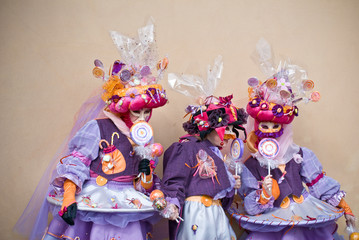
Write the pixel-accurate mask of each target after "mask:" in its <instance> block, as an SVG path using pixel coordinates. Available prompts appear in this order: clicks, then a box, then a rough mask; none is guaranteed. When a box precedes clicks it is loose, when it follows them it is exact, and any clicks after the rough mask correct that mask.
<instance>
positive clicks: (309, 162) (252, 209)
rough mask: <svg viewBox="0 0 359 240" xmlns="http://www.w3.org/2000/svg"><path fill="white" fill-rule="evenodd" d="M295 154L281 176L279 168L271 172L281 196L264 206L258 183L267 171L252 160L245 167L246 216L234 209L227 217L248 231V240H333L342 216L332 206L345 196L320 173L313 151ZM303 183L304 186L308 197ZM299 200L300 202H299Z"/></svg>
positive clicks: (331, 180) (304, 150)
mask: <svg viewBox="0 0 359 240" xmlns="http://www.w3.org/2000/svg"><path fill="white" fill-rule="evenodd" d="M298 154H299V155H298ZM298 154H296V156H295V159H291V160H290V161H289V162H287V163H286V164H285V171H286V174H284V176H283V173H282V172H281V170H280V169H279V168H275V169H273V170H271V175H272V178H273V179H275V180H277V182H278V186H279V189H280V195H279V197H278V198H277V199H276V200H274V198H273V196H272V197H271V198H270V200H269V202H268V203H267V204H265V205H262V204H261V203H260V202H259V198H260V194H261V190H260V189H261V188H260V184H259V182H260V181H262V179H263V177H265V176H266V175H267V174H268V169H267V168H265V167H263V166H261V165H260V163H259V161H258V160H257V159H256V158H254V157H250V158H249V159H248V160H247V161H246V162H245V163H244V166H243V171H242V174H241V176H242V188H241V194H242V195H243V196H244V207H245V211H246V213H247V215H238V214H236V211H235V210H234V208H232V209H231V210H230V213H233V214H234V217H235V218H236V219H237V220H239V221H241V226H242V227H243V228H245V229H247V230H249V231H251V233H250V235H249V236H248V238H247V239H259V240H261V239H286V240H287V239H288V240H289V239H291V240H292V239H293V240H294V239H333V234H334V233H335V231H336V224H335V220H336V219H337V218H339V217H340V216H342V215H343V211H340V210H339V209H337V208H336V207H335V206H337V205H338V204H339V202H340V200H341V198H342V197H343V196H344V195H345V193H344V192H342V191H340V185H339V183H338V182H337V181H335V180H334V179H332V178H330V177H328V176H325V175H324V174H323V173H322V171H323V169H322V166H321V164H320V162H319V161H318V159H317V157H316V156H315V155H314V153H313V152H312V151H310V150H309V149H307V148H300V150H299V153H298ZM302 183H305V184H307V186H308V190H309V193H308V192H307V191H306V190H305V189H304V187H303V185H302ZM300 196H302V197H303V201H302V202H301V200H298V199H299V197H300ZM283 200H284V201H283ZM286 200H289V201H290V202H289V205H285V204H284V202H286ZM324 201H325V202H324ZM237 213H238V212H237Z"/></svg>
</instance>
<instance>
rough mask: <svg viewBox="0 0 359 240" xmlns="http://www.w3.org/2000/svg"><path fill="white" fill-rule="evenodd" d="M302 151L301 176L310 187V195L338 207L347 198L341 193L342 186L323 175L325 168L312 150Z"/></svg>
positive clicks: (305, 149)
mask: <svg viewBox="0 0 359 240" xmlns="http://www.w3.org/2000/svg"><path fill="white" fill-rule="evenodd" d="M302 151H303V162H302V169H301V171H300V175H301V176H302V180H303V182H304V183H306V184H307V185H308V188H309V193H310V194H311V195H312V196H314V197H316V198H318V199H320V200H323V201H327V202H328V203H330V204H332V205H333V206H337V205H338V204H339V202H340V200H341V198H342V197H344V196H345V193H344V192H343V191H340V184H339V183H338V182H337V181H336V180H334V179H333V178H331V177H327V176H326V175H325V174H322V173H323V167H322V165H321V164H320V162H319V160H318V158H317V157H316V156H315V154H314V153H313V152H312V151H311V150H309V149H307V148H302Z"/></svg>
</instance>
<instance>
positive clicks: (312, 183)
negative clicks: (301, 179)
mask: <svg viewBox="0 0 359 240" xmlns="http://www.w3.org/2000/svg"><path fill="white" fill-rule="evenodd" d="M323 176H324V174H323V173H321V174H319V175H318V176H317V177H316V178H315V179H314V180H313V181H312V182H310V183H307V184H306V185H307V186H308V187H311V186H313V185H314V184H316V183H317V182H318V181H319V180H320V179H321V178H322V177H323Z"/></svg>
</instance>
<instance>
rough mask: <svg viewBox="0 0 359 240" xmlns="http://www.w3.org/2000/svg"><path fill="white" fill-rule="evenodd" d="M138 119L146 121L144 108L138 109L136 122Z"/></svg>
mask: <svg viewBox="0 0 359 240" xmlns="http://www.w3.org/2000/svg"><path fill="white" fill-rule="evenodd" d="M138 121H146V116H145V110H141V111H140V114H139V116H138V118H137V120H136V122H138Z"/></svg>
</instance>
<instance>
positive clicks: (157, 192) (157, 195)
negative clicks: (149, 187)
mask: <svg viewBox="0 0 359 240" xmlns="http://www.w3.org/2000/svg"><path fill="white" fill-rule="evenodd" d="M164 196H165V195H164V194H163V192H162V191H161V190H158V189H155V190H153V191H152V192H151V195H150V199H151V201H152V202H153V201H154V200H156V199H158V198H163V197H164Z"/></svg>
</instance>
